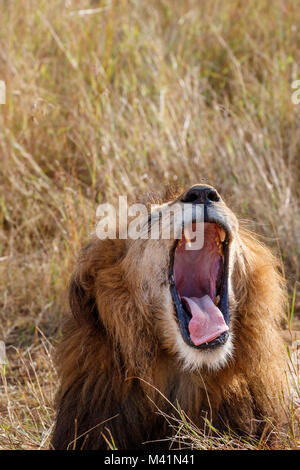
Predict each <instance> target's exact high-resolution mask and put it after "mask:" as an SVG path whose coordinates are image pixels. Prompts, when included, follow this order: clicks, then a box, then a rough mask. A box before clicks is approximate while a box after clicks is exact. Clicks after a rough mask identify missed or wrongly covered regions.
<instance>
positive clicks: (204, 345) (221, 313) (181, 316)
mask: <svg viewBox="0 0 300 470" xmlns="http://www.w3.org/2000/svg"><path fill="white" fill-rule="evenodd" d="M198 230H203V235H204V243H203V246H202V248H201V249H188V248H189V247H190V243H191V242H193V240H189V239H188V238H187V237H185V236H184V235H183V236H182V239H181V240H179V241H177V242H176V243H175V246H174V247H173V250H172V253H171V263H170V275H169V280H170V287H171V294H172V299H173V302H174V305H175V310H176V315H177V320H178V324H179V327H180V331H181V334H182V337H183V339H184V341H185V342H186V343H187V344H188V345H189V346H192V347H194V348H199V349H213V348H216V347H218V346H221V345H223V344H225V343H226V341H227V339H228V336H229V332H228V330H229V328H228V324H229V312H228V254H229V246H228V245H229V240H228V238H229V237H228V231H227V230H226V228H225V227H221V226H220V225H218V224H216V223H214V222H201V223H200V222H197V223H196V222H195V223H193V224H192V231H193V233H194V234H195V233H197V231H198ZM194 240H195V239H194Z"/></svg>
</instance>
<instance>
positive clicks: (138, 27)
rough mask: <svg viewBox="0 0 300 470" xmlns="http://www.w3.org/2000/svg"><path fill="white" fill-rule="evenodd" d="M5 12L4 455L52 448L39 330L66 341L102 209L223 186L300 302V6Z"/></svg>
mask: <svg viewBox="0 0 300 470" xmlns="http://www.w3.org/2000/svg"><path fill="white" fill-rule="evenodd" d="M0 12H1V16H0V80H4V81H5V82H6V86H7V103H6V105H0V320H1V321H0V339H3V340H4V341H5V342H6V344H7V346H8V364H7V366H6V369H5V374H4V373H3V374H2V378H3V387H2V388H1V392H0V407H1V418H0V426H2V428H1V431H0V447H1V448H14V447H18V446H25V447H30V448H31V447H37V448H38V447H39V446H43V445H44V444H43V442H46V441H45V439H44V438H45V435H44V434H43V433H44V432H45V429H46V430H49V426H51V419H52V416H53V414H52V413H53V412H52V410H51V405H50V402H51V399H52V389H53V377H54V375H53V374H54V371H53V369H52V366H51V365H50V363H49V361H48V360H46V357H48V356H47V355H45V354H46V352H45V348H44V346H43V343H42V340H41V334H40V333H37V331H39V330H40V331H42V332H43V334H44V335H45V336H46V337H47V338H53V337H55V336H56V335H57V328H58V324H59V319H60V318H61V316H62V315H63V313H64V311H65V310H66V308H67V307H66V301H65V290H66V284H67V280H68V278H69V274H70V270H71V269H72V265H73V262H74V255H75V254H76V253H77V252H78V250H79V248H80V246H81V243H83V242H84V241H85V240H86V238H87V236H88V234H89V232H90V231H91V230H92V228H93V226H94V221H95V220H94V218H95V209H96V206H97V204H98V203H100V202H101V201H104V200H110V201H112V202H114V201H115V200H116V198H117V196H118V195H119V194H127V195H129V197H131V198H135V197H136V196H140V195H141V194H143V193H145V192H147V191H149V190H150V189H151V190H154V191H157V190H160V189H161V187H162V184H163V183H170V182H171V183H172V182H177V183H179V184H183V185H189V184H191V183H195V182H198V181H208V182H210V183H211V184H213V185H215V186H216V187H217V188H218V189H219V190H220V191H221V193H222V195H224V197H225V199H226V201H227V202H228V204H229V205H230V206H231V207H232V208H233V209H234V210H235V211H236V212H237V214H238V215H239V216H240V217H241V218H242V219H243V220H245V221H248V223H249V224H250V227H251V228H252V229H254V230H255V231H257V232H259V233H261V234H262V235H264V236H265V237H266V238H267V241H268V243H269V244H270V245H271V246H273V248H274V250H277V251H278V252H280V253H281V254H282V260H283V265H284V267H285V271H286V276H287V278H288V281H289V286H290V295H291V298H292V296H293V292H296V293H299V292H300V290H299V288H297V287H298V286H299V255H300V237H299V236H298V233H299V230H300V208H299V201H300V186H299V178H300V163H299V162H300V159H299V153H300V125H299V124H300V119H299V116H300V107H299V106H300V105H299V106H296V105H294V104H293V103H292V100H291V95H292V91H293V90H292V89H291V83H292V81H293V80H295V79H297V78H300V77H299V75H300V72H299V65H300V36H299V32H298V26H297V25H298V24H299V21H300V8H299V6H298V2H297V1H296V0H280V1H277V2H270V1H268V0H253V1H252V2H242V1H239V0H229V1H226V2H224V1H221V0H202V1H201V2H199V1H198V0H181V1H170V0H160V1H158V0H152V1H146V0H145V1H143V0H142V1H139V0H119V1H116V0H115V1H113V0H111V1H108V0H105V1H84V0H77V1H75V0H74V1H72V0H65V1H62V0H52V1H51V2H49V1H46V0H40V1H37V0H19V1H17V0H10V1H7V0H0ZM294 289H295V290H294ZM290 300H291V299H290ZM290 300H289V301H290ZM299 307H300V299H299V294H297V295H296V296H295V297H294V311H295V312H296V313H295V318H297V312H299ZM52 341H53V340H52ZM13 348H17V350H18V353H16V352H15V350H14V349H13ZM29 355H30V356H29ZM22 360H23V361H24V362H25V364H27V365H26V367H27V369H28V370H27V371H24V374H23V372H22V373H21V372H20V368H19V366H20V364H21V362H22ZM20 361H21V362H20ZM35 372H36V373H35ZM28 373H29V375H30V376H31V375H32V374H33V375H34V377H33V379H31V380H33V385H30V384H31V382H30V381H28V380H29V379H28V378H26V377H28ZM20 374H21V375H22V374H23V375H22V376H20ZM26 374H27V376H26ZM22 377H23V378H22ZM22 380H23V381H24V383H22ZM26 400H31V402H30V403H29V402H28V401H26ZM44 402H45V403H44ZM44 405H45V406H44ZM32 408H33V409H34V411H32ZM25 429H27V431H25ZM28 429H29V430H28ZM24 432H26V433H27V438H26V439H25V438H24V435H22V433H24ZM47 432H48V431H47ZM20 433H21V434H20Z"/></svg>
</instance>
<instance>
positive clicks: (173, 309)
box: [54, 184, 285, 447]
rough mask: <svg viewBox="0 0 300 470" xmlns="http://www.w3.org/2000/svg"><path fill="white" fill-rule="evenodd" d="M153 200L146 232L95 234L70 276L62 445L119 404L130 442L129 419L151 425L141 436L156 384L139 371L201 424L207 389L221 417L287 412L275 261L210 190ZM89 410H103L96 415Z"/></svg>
mask: <svg viewBox="0 0 300 470" xmlns="http://www.w3.org/2000/svg"><path fill="white" fill-rule="evenodd" d="M148 207H149V209H148V211H147V212H146V214H144V215H143V216H142V217H140V218H139V223H138V226H139V235H140V236H139V237H133V238H135V239H133V238H128V239H121V237H120V236H119V237H117V238H116V239H105V240H100V239H99V238H98V237H97V236H96V235H94V236H93V237H91V240H90V242H89V244H88V245H87V246H86V247H85V248H84V249H83V250H82V252H81V254H80V257H79V260H78V263H77V266H76V269H75V273H74V275H73V277H72V280H71V284H70V306H71V311H72V314H73V317H72V318H70V319H69V320H68V321H67V323H66V326H65V329H64V338H63V341H62V343H61V345H60V346H59V349H58V367H59V371H60V376H61V387H60V391H59V394H58V397H59V398H58V403H59V404H58V408H59V414H58V419H57V425H56V434H55V436H56V437H55V439H54V442H56V444H55V445H56V446H58V447H59V446H61V445H62V444H61V443H62V442H66V440H67V437H66V436H67V433H68V431H67V425H66V423H67V422H69V423H70V421H72V419H73V420H74V419H75V417H76V419H77V417H79V418H78V419H79V420H80V419H81V420H82V423H81V427H82V429H84V428H85V427H87V426H89V425H91V424H93V425H94V423H95V422H96V421H97V420H96V418H97V419H99V420H100V418H101V419H106V415H107V414H108V415H109V416H110V415H113V414H114V412H115V410H117V412H118V414H119V415H120V416H121V417H120V418H119V419H120V422H119V425H120V426H121V428H118V427H116V428H115V432H116V433H117V434H118V435H121V436H122V439H123V441H122V442H124V446H125V447H126V445H127V444H126V442H127V443H128V442H129V441H128V439H129V437H128V435H129V434H130V431H128V432H127V431H126V427H125V428H124V422H126V423H127V424H128V426H129V424H130V422H132V420H133V421H134V420H135V426H136V428H137V427H139V425H138V424H137V423H138V422H140V420H142V421H141V422H145V423H146V424H145V429H144V428H143V426H144V425H143V426H142V425H141V435H140V436H138V435H137V436H136V437H135V441H134V442H137V441H138V439H142V438H143V437H142V436H143V435H144V434H143V433H146V434H147V433H148V431H146V429H148V428H147V426H148V424H149V421H148V417H147V416H146V413H147V412H146V411H145V410H146V409H147V407H148V404H147V405H146V401H144V400H146V398H145V397H146V396H147V393H148V391H147V392H146V390H144V389H143V384H140V385H137V384H135V382H132V381H131V382H130V381H129V382H128V381H126V378H128V377H133V376H135V377H139V378H142V379H146V380H147V381H150V382H152V383H153V384H154V385H155V386H156V387H158V388H159V389H160V390H161V391H162V392H163V393H164V394H165V395H166V396H167V398H168V399H169V400H177V399H179V400H181V401H183V407H184V406H186V407H187V409H191V410H192V411H191V413H192V416H191V418H192V419H194V420H198V419H199V416H200V415H199V413H200V411H201V409H202V407H204V403H205V400H206V398H205V396H208V397H209V400H210V402H211V404H210V409H211V410H213V411H214V412H215V414H216V416H217V417H218V416H219V415H222V414H224V413H225V415H226V419H227V417H228V416H229V420H230V424H231V425H234V423H236V426H237V427H238V428H244V429H246V428H247V426H248V425H249V426H250V424H249V423H250V421H251V422H252V421H253V419H256V418H257V417H258V416H262V415H270V414H272V413H273V415H274V416H275V415H276V414H278V413H277V412H276V413H275V412H274V411H272V410H273V407H274V403H273V399H274V396H275V394H276V393H277V391H278V386H279V382H280V383H282V381H283V370H284V368H283V363H284V361H283V349H282V343H281V340H280V335H279V326H280V321H281V319H282V315H283V311H284V309H283V302H284V295H285V290H284V283H283V280H282V277H281V275H280V274H279V270H278V267H277V264H278V263H277V260H276V258H275V257H274V256H273V255H272V254H271V252H270V250H269V249H268V248H266V247H265V246H264V245H263V244H262V243H260V242H258V241H257V238H256V237H254V236H253V235H252V234H251V233H249V232H247V231H246V230H245V229H242V228H241V227H239V223H238V220H237V218H236V216H235V215H234V213H233V212H232V211H231V210H230V209H229V208H228V207H227V206H226V204H225V202H224V201H223V199H222V198H221V196H220V195H219V193H218V192H217V191H216V189H214V188H213V187H211V186H208V185H203V184H198V185H195V186H192V187H191V188H190V189H188V190H186V191H185V192H181V193H177V194H176V195H172V196H171V197H170V196H167V197H166V198H165V199H163V200H162V201H159V203H158V204H156V206H155V208H153V207H152V209H151V210H150V204H149V206H148ZM187 207H189V208H190V210H189V211H186V210H185V208H187ZM199 208H201V210H199ZM183 213H184V216H183V217H182V214H183ZM119 228H120V227H119ZM166 231H167V236H166ZM200 377H201V380H200ZM204 379H205V381H206V383H205V387H204V388H205V393H204V391H203V390H204V389H203V380H204ZM187 383H188V384H189V388H188V393H187V389H186V384H187ZM134 384H135V385H134ZM201 397H202V398H201ZM84 403H86V405H84ZM88 403H89V405H88ZM147 403H148V402H147ZM88 406H94V408H95V410H98V411H97V412H95V414H94V415H93V416H92V415H91V416H89V414H87V411H86V408H87V407H88ZM206 406H208V405H207V404H206ZM228 407H229V408H230V410H231V411H228V410H229V408H228ZM143 410H144V411H143ZM222 410H223V411H222ZM139 413H142V415H140V414H139ZM225 415H224V416H225ZM80 416H81V418H80ZM122 416H123V418H122ZM125 416H126V417H125ZM138 416H139V417H138ZM141 416H143V418H141ZM224 416H223V418H224ZM122 419H123V421H122ZM218 419H219V417H218ZM224 419H225V418H224ZM143 420H144V421H143ZM147 423H148V424H147ZM247 423H248V424H247ZM153 426H154V421H153ZM249 426H248V427H249ZM120 429H121V430H120ZM143 429H144V430H143ZM149 429H150V428H149ZM247 429H248V428H247ZM149 433H150V434H151V432H150V431H149ZM157 433H158V434H159V432H158V431H157ZM147 435H148V434H147ZM151 435H152V434H151ZM153 435H154V431H153ZM155 435H157V434H155ZM95 439H96V438H95ZM95 442H96V441H95ZM93 445H96V444H93Z"/></svg>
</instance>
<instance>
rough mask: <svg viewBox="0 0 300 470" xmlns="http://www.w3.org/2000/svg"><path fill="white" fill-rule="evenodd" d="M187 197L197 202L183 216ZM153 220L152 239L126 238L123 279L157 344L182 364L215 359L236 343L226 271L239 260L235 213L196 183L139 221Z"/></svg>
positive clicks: (212, 363) (212, 364)
mask: <svg viewBox="0 0 300 470" xmlns="http://www.w3.org/2000/svg"><path fill="white" fill-rule="evenodd" d="M186 205H189V206H190V207H192V208H193V207H194V206H195V209H196V206H197V205H199V206H201V209H202V210H201V211H199V213H198V214H197V212H196V210H195V211H193V210H191V211H189V213H188V214H187V216H186V217H185V218H184V219H183V217H182V216H181V214H182V213H183V210H184V209H185V206H186ZM178 214H179V215H180V217H178ZM159 221H160V222H161V223H160V226H159V234H160V238H159V239H158V240H153V239H151V238H148V239H147V240H128V241H127V246H126V256H125V257H124V259H123V261H122V263H123V266H124V271H125V272H126V279H127V282H128V284H129V285H130V288H131V289H133V290H135V291H136V292H138V293H139V298H140V300H142V301H143V302H144V309H147V308H148V309H149V313H148V315H149V317H150V318H151V322H152V326H153V329H154V330H155V334H156V335H157V341H158V342H159V343H160V345H161V348H162V349H164V350H166V351H168V352H169V353H170V354H171V355H173V356H174V357H176V358H180V359H181V364H182V366H183V367H187V368H190V369H197V368H200V367H201V366H204V365H205V366H208V367H209V368H218V367H221V366H222V365H224V364H225V363H226V361H227V360H228V359H229V357H230V356H231V354H232V352H233V347H234V346H233V343H234V341H233V315H234V306H235V289H234V285H233V283H232V278H233V269H234V264H235V263H236V262H239V263H243V258H242V256H243V253H242V247H241V240H240V237H239V231H238V228H239V227H238V221H237V218H236V217H235V215H234V214H233V212H231V210H230V209H229V208H228V207H227V206H226V204H225V203H224V201H223V200H222V198H221V196H220V195H219V194H218V192H217V191H216V190H215V189H214V188H213V187H211V186H208V185H195V186H193V187H191V188H190V189H189V190H188V191H186V192H184V193H183V194H181V195H179V197H176V198H175V199H172V200H171V201H169V202H166V203H163V204H161V205H158V206H157V207H156V208H155V211H152V214H151V217H149V218H148V219H147V220H145V221H142V222H141V225H142V226H143V224H144V225H145V226H146V227H147V233H148V234H151V231H152V232H153V227H155V226H156V225H158V224H159ZM166 224H168V226H169V228H170V230H169V233H168V235H170V236H169V237H168V236H166V237H165V239H164V238H163V236H162V235H163V230H164V229H165V225H166ZM184 229H185V230H184ZM189 234H190V237H189ZM197 235H198V236H199V237H198V238H199V241H200V243H198V245H199V247H197V245H196V236H197ZM179 237H180V238H179ZM188 237H189V238H191V237H192V239H189V238H188ZM193 243H194V245H196V246H195V247H194V246H193ZM153 307H154V308H153Z"/></svg>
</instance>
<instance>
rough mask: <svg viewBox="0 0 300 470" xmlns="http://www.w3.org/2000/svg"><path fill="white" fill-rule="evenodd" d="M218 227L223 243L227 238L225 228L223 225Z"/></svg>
mask: <svg viewBox="0 0 300 470" xmlns="http://www.w3.org/2000/svg"><path fill="white" fill-rule="evenodd" d="M217 229H218V234H219V237H220V240H221V242H222V243H223V241H224V240H225V238H226V233H225V230H224V229H222V227H217Z"/></svg>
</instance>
